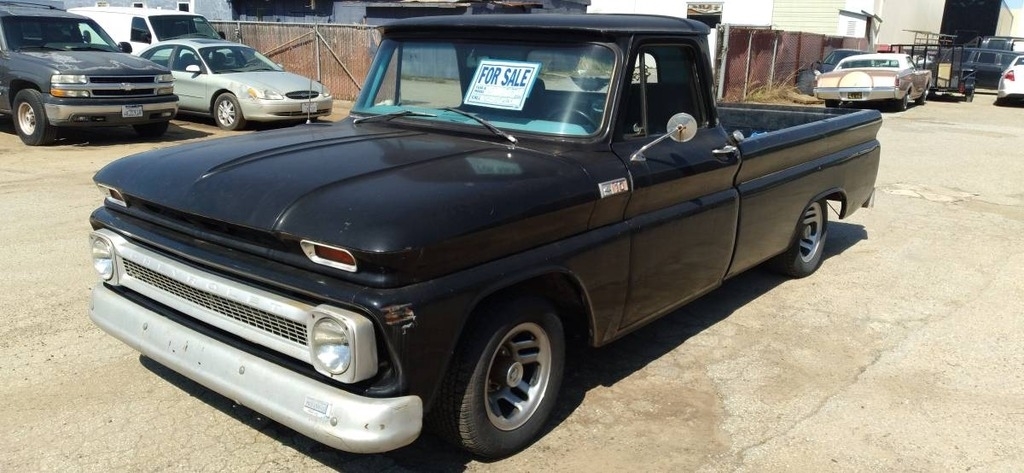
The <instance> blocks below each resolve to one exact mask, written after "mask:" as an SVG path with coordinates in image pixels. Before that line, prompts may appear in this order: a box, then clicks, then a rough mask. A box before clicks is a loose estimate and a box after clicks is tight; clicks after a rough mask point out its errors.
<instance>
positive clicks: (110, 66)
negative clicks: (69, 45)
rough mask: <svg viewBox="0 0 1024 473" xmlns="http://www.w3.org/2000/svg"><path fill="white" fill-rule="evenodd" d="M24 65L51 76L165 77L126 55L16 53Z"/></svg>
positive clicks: (147, 63)
mask: <svg viewBox="0 0 1024 473" xmlns="http://www.w3.org/2000/svg"><path fill="white" fill-rule="evenodd" d="M13 54H17V55H19V56H21V57H22V58H23V60H24V61H25V62H29V63H35V64H37V65H38V66H39V67H41V68H47V69H51V70H53V71H54V73H58V72H60V73H74V72H81V73H85V74H97V73H98V74H110V75H136V74H138V75H141V74H166V73H167V72H168V71H167V70H166V69H165V68H163V67H160V66H158V65H157V64H154V63H153V62H151V61H149V60H148V59H142V58H140V57H136V56H132V55H131V54H128V53H115V52H109V53H107V52H98V51H28V52H25V51H18V52H15V53H13Z"/></svg>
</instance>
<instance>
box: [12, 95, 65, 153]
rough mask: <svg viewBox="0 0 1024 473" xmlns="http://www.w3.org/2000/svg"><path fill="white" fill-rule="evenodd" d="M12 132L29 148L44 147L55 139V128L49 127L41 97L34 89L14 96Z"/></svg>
mask: <svg viewBox="0 0 1024 473" xmlns="http://www.w3.org/2000/svg"><path fill="white" fill-rule="evenodd" d="M13 113H14V130H15V131H16V132H18V137H19V138H21V141H22V142H23V143H25V144H27V145H29V146H45V145H48V144H51V143H53V142H54V141H55V140H56V139H57V127H55V126H53V125H50V122H49V120H47V119H46V108H45V107H43V96H42V94H40V93H39V91H38V90H35V89H24V90H21V91H19V92H18V94H17V95H15V96H14V110H13Z"/></svg>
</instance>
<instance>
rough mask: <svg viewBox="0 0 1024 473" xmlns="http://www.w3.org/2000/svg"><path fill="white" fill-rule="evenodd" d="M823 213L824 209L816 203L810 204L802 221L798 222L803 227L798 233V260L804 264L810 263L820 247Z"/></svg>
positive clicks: (823, 220)
mask: <svg viewBox="0 0 1024 473" xmlns="http://www.w3.org/2000/svg"><path fill="white" fill-rule="evenodd" d="M824 212H825V209H823V208H822V207H821V204H820V203H818V202H815V203H813V204H811V206H810V207H807V210H806V211H804V216H803V219H802V220H801V222H800V223H801V225H802V226H803V230H801V231H800V259H801V260H802V261H803V262H805V263H810V262H811V260H813V259H814V257H815V256H816V255H817V254H818V249H819V247H821V236H822V234H823V232H824V228H822V227H823V226H824V223H825V215H824Z"/></svg>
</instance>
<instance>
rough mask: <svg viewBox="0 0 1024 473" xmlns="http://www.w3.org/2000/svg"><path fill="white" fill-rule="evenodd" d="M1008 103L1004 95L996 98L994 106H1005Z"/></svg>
mask: <svg viewBox="0 0 1024 473" xmlns="http://www.w3.org/2000/svg"><path fill="white" fill-rule="evenodd" d="M1009 104H1010V101H1009V100H1006V98H1005V97H1004V98H997V99H996V101H995V106H997V107H1005V106H1007V105H1009Z"/></svg>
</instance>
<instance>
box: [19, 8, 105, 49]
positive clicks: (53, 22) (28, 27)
mask: <svg viewBox="0 0 1024 473" xmlns="http://www.w3.org/2000/svg"><path fill="white" fill-rule="evenodd" d="M3 26H4V28H3V29H4V39H5V40H7V48H8V49H12V50H15V51H18V50H20V51H31V50H36V51H110V52H114V51H120V50H119V49H118V48H117V46H115V45H114V40H112V39H110V36H107V33H105V32H104V31H103V29H101V28H100V27H99V26H97V25H96V23H94V22H93V21H92V20H86V19H81V20H80V19H77V18H47V17H42V16H25V17H16V16H8V17H4V18H3Z"/></svg>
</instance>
